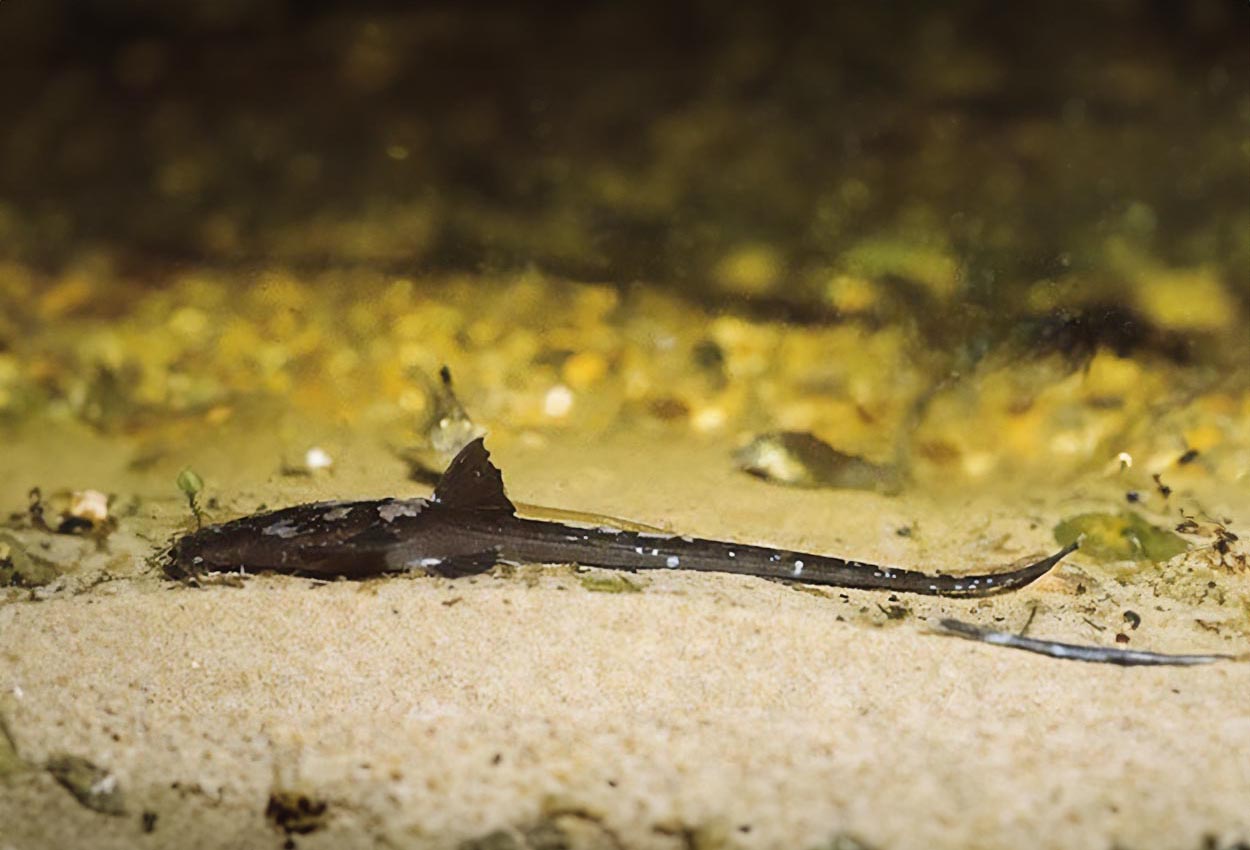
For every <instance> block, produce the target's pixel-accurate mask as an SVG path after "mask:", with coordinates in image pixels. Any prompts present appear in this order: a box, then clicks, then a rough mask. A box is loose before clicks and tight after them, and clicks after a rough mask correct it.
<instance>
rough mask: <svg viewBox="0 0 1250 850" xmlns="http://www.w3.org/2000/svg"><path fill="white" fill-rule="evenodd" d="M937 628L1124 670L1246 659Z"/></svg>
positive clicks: (955, 625) (960, 626)
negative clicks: (1116, 666) (1144, 650)
mask: <svg viewBox="0 0 1250 850" xmlns="http://www.w3.org/2000/svg"><path fill="white" fill-rule="evenodd" d="M938 625H939V626H940V627H941V629H942V630H943V632H944V633H945V634H952V635H958V636H959V637H963V638H968V639H969V640H979V641H981V642H983V643H990V644H994V645H995V646H1008V647H1011V648H1012V649H1023V650H1024V651H1026V652H1036V653H1039V654H1041V655H1049V656H1050V657H1051V658H1062V659H1066V660H1069V661H1089V662H1092V663H1098V664H1119V665H1120V666H1122V667H1141V666H1164V665H1175V666H1180V667H1191V666H1194V665H1197V664H1213V663H1215V662H1216V661H1239V660H1245V658H1246V656H1238V655H1220V654H1212V655H1168V654H1166V653H1161V652H1142V651H1140V650H1135V649H1115V648H1109V647H1102V646H1088V645H1082V644H1076V643H1060V642H1059V641H1054V640H1041V639H1039V638H1028V637H1023V636H1021V635H1017V634H1013V633H1011V632H999V631H995V630H993V629H986V628H982V627H981V626H977V625H974V624H972V623H965V622H963V621H961V620H955V619H951V618H946V619H943V620H941V621H939V623H938Z"/></svg>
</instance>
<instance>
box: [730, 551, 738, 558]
mask: <svg viewBox="0 0 1250 850" xmlns="http://www.w3.org/2000/svg"><path fill="white" fill-rule="evenodd" d="M729 557H731V558H736V557H738V553H737V552H735V551H734V550H733V549H730V550H729Z"/></svg>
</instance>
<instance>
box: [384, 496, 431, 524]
mask: <svg viewBox="0 0 1250 850" xmlns="http://www.w3.org/2000/svg"><path fill="white" fill-rule="evenodd" d="M422 506H423V503H422V501H421V500H420V499H400V500H396V501H394V502H387V503H386V504H384V505H382V506H380V507H379V508H378V516H380V517H381V518H382V520H383V521H384V522H394V521H395V520H396V519H397V518H398V517H401V516H417V515H418V514H420V513H421V508H422Z"/></svg>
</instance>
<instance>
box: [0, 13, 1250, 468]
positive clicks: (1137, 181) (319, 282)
mask: <svg viewBox="0 0 1250 850" xmlns="http://www.w3.org/2000/svg"><path fill="white" fill-rule="evenodd" d="M1248 43H1250V7H1247V6H1246V4H1245V3H1244V2H1233V0H1194V2H1187V3H1171V2H1163V0H1103V2H1096V3H1087V4H1080V5H1078V6H1069V7H1063V8H1055V7H1049V6H1047V7H1036V8H1025V9H1022V8H1018V7H1016V6H1014V5H1010V4H1001V3H995V2H988V0H967V2H956V3H950V4H941V5H939V4H930V3H923V2H903V3H892V4H816V3H812V4H782V5H780V6H779V7H777V8H772V7H766V6H764V5H763V4H759V5H757V6H750V5H746V4H742V5H737V4H732V5H731V4H721V3H682V4H672V3H666V2H639V3H632V4H607V3H542V4H539V3H529V4H525V3H511V2H497V3H490V2H486V3H475V4H460V3H453V2H428V3H387V2H363V3H362V2H353V3H347V2H330V0H316V2H312V0H309V1H308V2H298V3H296V2H286V1H285V0H248V2H242V0H212V2H209V0H186V2H180V3H172V4H171V3H167V2H157V0H42V2H37V3H36V2H28V0H7V2H4V3H3V4H0V72H2V75H3V76H2V79H3V85H0V115H3V125H2V126H3V129H2V130H0V308H2V311H0V420H3V422H4V423H5V427H8V428H13V429H17V430H19V431H20V430H21V429H22V427H23V426H28V425H30V424H31V423H36V424H38V423H43V422H46V421H57V422H73V423H77V424H79V425H82V426H84V427H85V428H87V429H90V430H91V431H93V432H95V433H98V434H104V435H118V436H119V437H125V438H126V439H136V440H138V441H139V443H140V444H142V445H144V446H146V445H148V444H149V443H151V442H152V441H153V440H155V442H157V443H160V441H161V440H162V439H169V436H168V435H169V433H170V432H171V429H172V430H173V431H175V432H176V433H177V435H178V438H179V439H184V440H185V439H186V435H187V434H199V433H203V432H204V431H205V430H206V429H207V430H211V429H214V428H220V427H224V426H225V425H226V424H227V423H229V422H231V421H236V422H237V421H238V420H239V416H240V415H241V412H242V411H245V410H248V409H266V410H280V411H282V412H283V416H288V415H289V416H294V417H295V418H296V421H298V420H299V418H300V417H304V418H305V419H309V420H312V419H316V420H318V421H326V420H331V421H333V422H336V423H339V424H341V425H342V426H343V427H345V428H348V429H363V430H361V432H362V433H363V432H370V429H372V432H371V433H374V434H375V435H377V436H378V437H379V439H387V440H391V441H392V442H396V443H405V442H421V441H422V440H425V441H426V442H430V441H431V440H432V437H431V433H432V432H431V430H430V429H431V428H435V427H436V426H437V424H438V421H439V419H440V417H443V418H445V417H444V416H443V415H444V414H445V413H446V406H447V401H446V398H445V397H444V395H442V393H443V392H444V391H443V390H441V389H440V387H439V382H438V380H437V377H436V375H437V372H438V369H439V367H440V366H441V365H443V364H449V365H450V366H451V367H452V370H453V373H454V375H455V378H456V381H457V389H458V390H459V394H460V397H461V400H462V401H463V402H464V405H465V408H466V409H467V410H468V411H469V414H470V415H472V417H473V418H474V420H475V421H477V422H479V423H480V424H481V425H482V426H483V427H487V428H489V429H491V430H492V431H495V432H502V433H503V435H504V436H503V437H502V439H504V440H506V439H508V435H509V434H511V435H513V436H521V437H525V438H526V439H529V440H530V441H531V442H533V443H539V442H542V441H543V440H545V439H548V438H550V437H552V436H559V434H560V433H561V432H562V431H563V432H565V433H567V434H572V435H581V436H593V435H596V434H602V433H605V432H613V431H620V430H625V431H634V432H637V433H639V434H643V435H647V437H648V439H654V438H665V437H669V438H673V439H678V438H680V439H685V438H688V437H689V438H693V439H711V440H716V441H719V442H723V443H724V444H725V445H727V446H741V445H743V444H745V443H747V442H748V441H749V440H751V439H753V438H755V437H757V436H759V435H760V434H768V433H773V432H777V431H786V432H794V433H801V434H804V435H809V436H812V437H814V438H815V439H818V440H820V441H822V442H823V443H826V444H829V445H831V446H833V447H834V448H836V449H837V450H838V451H839V452H844V453H846V454H847V455H848V456H851V457H853V458H856V459H866V460H867V461H868V462H870V463H876V464H881V465H883V466H884V465H890V466H891V468H892V469H893V468H896V467H905V468H906V472H907V476H914V477H915V478H916V479H917V480H919V481H921V482H922V483H923V482H924V481H926V480H927V481H930V482H937V481H944V480H947V479H949V478H951V477H952V476H953V477H954V478H955V479H961V480H963V479H966V480H977V479H980V478H985V477H989V476H991V475H994V474H996V473H997V474H1002V475H1007V474H1011V475H1017V474H1020V473H1027V475H1031V476H1036V477H1040V478H1048V477H1055V476H1059V477H1063V476H1071V475H1080V474H1082V473H1083V472H1086V471H1088V470H1090V469H1098V470H1101V469H1102V468H1103V467H1104V465H1106V464H1107V463H1109V462H1112V461H1114V459H1115V458H1117V457H1118V456H1119V453H1120V452H1130V453H1131V454H1133V455H1134V456H1138V457H1142V456H1145V457H1147V458H1152V460H1151V461H1150V462H1151V463H1153V464H1155V466H1157V467H1158V468H1160V469H1162V468H1164V466H1167V465H1170V464H1173V463H1174V461H1175V459H1176V458H1177V457H1179V456H1181V455H1182V454H1183V453H1185V452H1187V451H1189V450H1196V451H1199V452H1201V453H1202V459H1201V463H1200V464H1198V465H1197V466H1196V467H1194V468H1201V469H1205V471H1206V473H1207V474H1213V475H1216V476H1218V477H1221V478H1224V479H1227V480H1230V481H1233V480H1243V479H1244V478H1245V476H1246V474H1247V473H1246V470H1247V466H1248V465H1250V395H1248V394H1247V389H1246V386H1247V381H1246V377H1247V373H1246V370H1245V367H1244V364H1245V363H1246V362H1247V361H1246V358H1247V355H1248V354H1250V345H1248V344H1247V338H1248V335H1247V333H1246V331H1245V327H1244V325H1245V322H1246V319H1247V317H1248V312H1250V52H1248V51H1247V50H1246V49H1245V46H1246V44H1248ZM297 430H298V429H297ZM405 434H407V435H408V436H405ZM435 436H436V435H435ZM783 448H784V447H783ZM800 448H801V447H800ZM791 449H794V447H793V446H791V447H789V449H786V450H787V451H789V450H791ZM128 450H130V449H128ZM133 451H134V452H135V453H136V456H142V457H147V456H148V455H147V454H146V453H145V452H146V451H147V450H146V449H143V450H140V449H133ZM799 460H800V461H802V458H800V459H799ZM907 476H905V477H907ZM1026 477H1027V476H1026Z"/></svg>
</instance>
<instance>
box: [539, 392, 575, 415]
mask: <svg viewBox="0 0 1250 850" xmlns="http://www.w3.org/2000/svg"><path fill="white" fill-rule="evenodd" d="M572 409H573V391H572V390H571V389H569V388H568V387H566V386H565V385H564V384H556V385H555V386H554V387H552V388H551V389H549V390H547V395H546V397H545V398H544V399H543V413H545V414H546V415H548V416H550V417H551V418H552V419H563V418H564V417H565V416H568V415H569V411H570V410H572Z"/></svg>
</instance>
